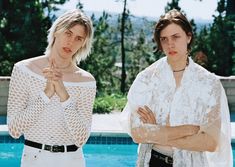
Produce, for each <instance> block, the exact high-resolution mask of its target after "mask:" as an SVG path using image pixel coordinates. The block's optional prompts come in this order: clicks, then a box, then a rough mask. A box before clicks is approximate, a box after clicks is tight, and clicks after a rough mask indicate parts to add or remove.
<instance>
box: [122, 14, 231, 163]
mask: <svg viewBox="0 0 235 167" xmlns="http://www.w3.org/2000/svg"><path fill="white" fill-rule="evenodd" d="M154 39H155V41H156V43H157V46H158V49H159V50H160V51H162V52H163V53H164V54H165V55H166V56H165V57H163V58H161V59H159V60H158V61H156V62H155V63H153V64H152V65H151V66H149V67H148V68H146V69H145V70H144V71H142V72H140V73H139V74H138V76H137V77H136V79H135V81H134V82H133V84H132V86H131V88H130V90H129V93H128V102H127V105H126V107H125V109H124V111H123V120H122V121H125V122H127V123H128V124H126V126H125V127H124V128H125V129H126V130H128V132H129V134H130V135H131V137H132V138H133V140H134V141H135V142H136V143H139V149H138V151H139V152H138V161H137V166H139V167H172V166H173V167H232V166H233V165H232V151H231V136H230V135H231V134H230V117H229V110H228V104H227V99H226V95H225V92H224V89H223V87H222V85H221V83H220V80H219V79H218V78H217V77H216V76H215V75H214V74H212V73H210V72H208V71H207V70H206V69H204V68H203V67H201V66H199V65H197V64H196V63H194V62H193V60H192V59H191V58H190V55H189V51H190V47H191V44H192V41H193V32H192V27H191V25H190V23H189V22H188V20H187V18H186V17H185V16H184V15H183V14H182V13H181V12H179V11H177V10H175V9H174V10H171V11H169V12H167V13H166V14H165V15H163V16H161V17H160V20H159V21H158V23H157V24H156V26H155V31H154Z"/></svg>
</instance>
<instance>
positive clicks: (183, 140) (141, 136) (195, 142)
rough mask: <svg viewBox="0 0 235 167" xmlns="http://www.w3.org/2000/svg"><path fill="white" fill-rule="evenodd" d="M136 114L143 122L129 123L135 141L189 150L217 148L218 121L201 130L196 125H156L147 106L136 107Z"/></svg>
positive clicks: (211, 149)
mask: <svg viewBox="0 0 235 167" xmlns="http://www.w3.org/2000/svg"><path fill="white" fill-rule="evenodd" d="M134 114H136V113H132V115H131V119H133V118H134V117H135V115H134ZM137 114H138V115H139V118H140V120H141V121H142V123H143V124H141V125H140V126H138V127H133V126H132V125H131V127H132V128H131V135H132V138H133V140H134V141H135V142H136V143H153V144H159V145H165V146H170V147H176V148H179V149H185V150H190V151H210V152H213V151H215V150H216V148H217V145H218V133H219V132H217V130H218V127H217V126H216V125H218V126H219V125H220V121H217V122H216V124H215V125H213V126H211V127H207V128H205V129H204V130H202V128H200V127H199V126H196V125H181V126H169V125H166V126H161V125H158V124H157V122H156V119H155V116H154V114H153V112H152V111H151V110H150V109H149V108H148V107H147V106H145V107H143V108H141V107H140V108H138V110H137ZM132 122H133V121H132V120H131V123H132ZM200 129H201V130H200ZM210 132H212V133H210Z"/></svg>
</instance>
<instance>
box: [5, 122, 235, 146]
mask: <svg viewBox="0 0 235 167" xmlns="http://www.w3.org/2000/svg"><path fill="white" fill-rule="evenodd" d="M7 135H9V132H8V127H7V125H0V136H7ZM91 136H94V137H96V136H97V137H130V136H129V135H128V134H127V133H126V132H123V131H120V130H102V131H101V130H93V131H91ZM231 141H232V143H235V122H231Z"/></svg>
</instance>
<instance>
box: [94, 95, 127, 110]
mask: <svg viewBox="0 0 235 167" xmlns="http://www.w3.org/2000/svg"><path fill="white" fill-rule="evenodd" d="M126 101H127V99H126V95H121V94H111V95H102V96H99V97H97V98H96V99H95V104H94V108H93V113H99V114H101V113H110V112H111V111H114V110H115V111H121V110H122V109H123V108H124V106H125V104H126Z"/></svg>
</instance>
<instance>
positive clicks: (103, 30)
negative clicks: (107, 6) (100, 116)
mask: <svg viewBox="0 0 235 167" xmlns="http://www.w3.org/2000/svg"><path fill="white" fill-rule="evenodd" d="M109 17H110V15H109V14H107V13H106V12H103V14H102V16H101V17H99V18H98V19H96V18H95V16H94V15H92V21H93V24H94V29H95V31H94V37H95V38H94V41H93V47H92V53H91V55H90V56H89V57H88V58H87V59H86V60H85V61H84V62H81V64H80V67H81V68H83V69H85V70H87V71H89V72H91V73H92V74H93V75H94V77H95V78H96V82H97V89H98V93H101V92H106V93H108V92H109V93H110V92H111V91H112V90H115V84H116V82H115V81H116V80H117V78H115V77H114V70H115V69H114V68H115V66H114V64H115V58H116V55H117V51H116V50H117V49H116V47H115V46H116V43H118V42H114V39H115V32H113V29H112V27H110V25H109V23H108V18H109Z"/></svg>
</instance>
